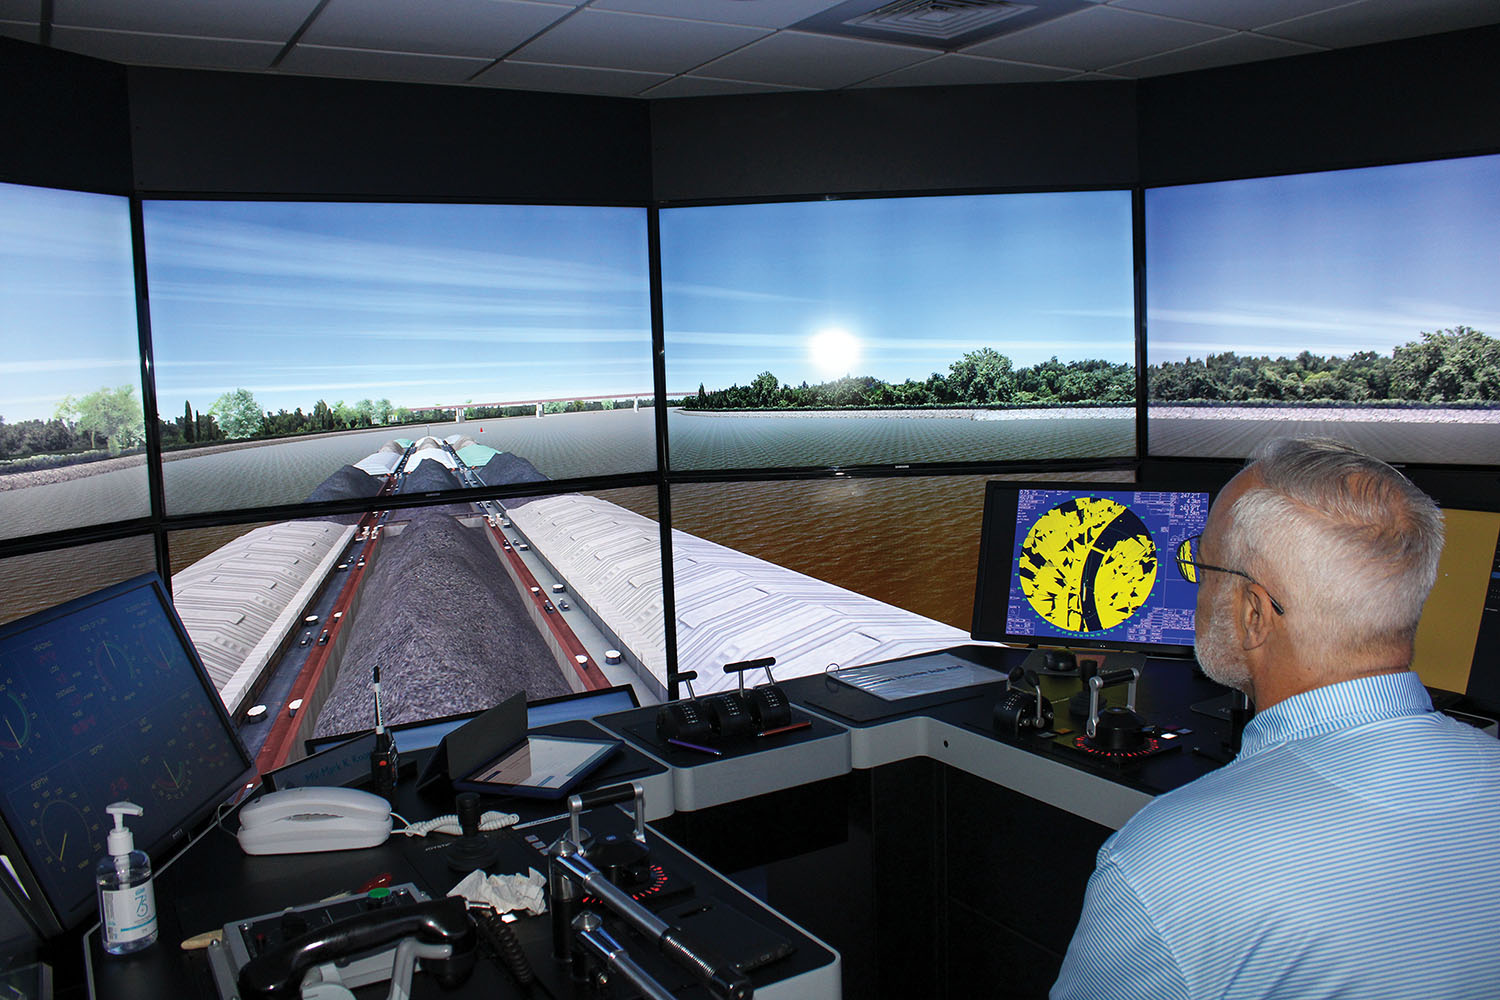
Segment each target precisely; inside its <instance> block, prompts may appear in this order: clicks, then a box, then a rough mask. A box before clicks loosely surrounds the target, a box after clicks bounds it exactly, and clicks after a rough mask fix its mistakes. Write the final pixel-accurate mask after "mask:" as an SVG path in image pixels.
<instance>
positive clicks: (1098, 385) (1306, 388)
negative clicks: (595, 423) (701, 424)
mask: <svg viewBox="0 0 1500 1000" xmlns="http://www.w3.org/2000/svg"><path fill="white" fill-rule="evenodd" d="M1146 378H1147V386H1148V391H1149V393H1150V399H1151V401H1152V402H1153V403H1202V404H1214V403H1249V404H1267V405H1276V404H1294V403H1333V404H1339V403H1353V404H1364V405H1369V404H1381V403H1387V404H1392V405H1412V404H1418V405H1432V404H1453V403H1460V404H1471V405H1472V404H1486V405H1489V404H1494V403H1495V402H1496V401H1500V340H1496V339H1495V338H1494V337H1491V336H1489V335H1488V334H1485V333H1481V332H1480V331H1478V330H1475V329H1472V328H1470V327H1466V326H1456V327H1453V328H1451V329H1443V330H1436V331H1432V332H1426V331H1424V332H1422V333H1421V334H1420V336H1419V338H1418V339H1417V340H1414V341H1411V342H1409V343H1406V344H1402V345H1400V346H1399V347H1396V348H1395V349H1394V350H1393V351H1392V352H1391V353H1390V354H1389V355H1384V354H1379V353H1377V352H1375V351H1356V352H1354V353H1353V354H1350V355H1348V356H1347V357H1322V356H1319V355H1315V354H1313V353H1311V352H1310V351H1303V352H1302V353H1300V354H1298V355H1297V356H1296V357H1292V358H1287V357H1278V358H1272V357H1269V356H1260V357H1255V356H1250V355H1239V354H1235V353H1234V352H1231V351H1226V352H1224V353H1221V354H1210V355H1208V356H1207V357H1205V358H1203V359H1202V360H1198V359H1193V358H1189V359H1187V360H1185V361H1169V362H1164V363H1161V364H1155V365H1151V366H1149V367H1148V368H1147V370H1146ZM1134 400H1135V366H1134V365H1131V364H1124V363H1115V362H1110V361H1096V360H1085V361H1068V362H1062V361H1059V360H1057V358H1055V357H1054V358H1051V359H1049V360H1047V361H1043V362H1041V363H1040V364H1036V365H1029V366H1022V367H1016V366H1015V365H1014V364H1013V363H1012V361H1011V359H1010V358H1008V357H1006V356H1005V355H1004V354H1001V353H1000V352H999V351H996V350H995V349H994V348H991V347H984V348H980V349H979V350H977V351H970V352H968V353H967V354H965V355H964V356H963V357H961V358H959V359H958V360H957V361H955V362H953V363H952V364H950V365H949V366H948V371H947V373H946V374H943V373H940V372H934V373H932V374H931V375H930V376H928V377H927V378H926V379H923V380H921V381H918V380H916V379H906V380H905V381H903V382H894V383H893V382H886V381H883V380H881V379H878V378H874V377H873V376H845V377H843V378H839V379H834V380H832V381H829V382H822V383H819V384H817V385H811V384H809V383H807V382H803V383H802V384H800V385H790V384H783V383H782V382H781V381H780V380H779V379H778V378H777V377H776V376H775V375H773V374H772V373H771V372H768V371H766V372H761V373H760V374H759V375H757V376H756V377H755V378H753V379H751V380H750V383H749V384H748V385H744V386H741V385H738V384H736V385H731V386H730V387H729V388H727V389H716V390H713V391H708V390H707V389H705V388H704V387H703V386H702V385H700V386H699V387H698V392H697V393H696V394H695V395H691V396H688V397H687V398H686V399H683V400H681V404H680V405H682V406H683V407H684V408H686V409H701V410H742V409H825V408H826V409H834V408H836V409H848V408H854V407H896V408H900V407H985V406H1056V405H1067V404H1082V405H1101V404H1126V405H1128V404H1130V403H1131V402H1133V401H1134ZM668 402H669V404H670V403H671V402H672V401H671V400H669V401H668ZM629 405H630V400H628V399H620V400H611V399H606V400H570V401H566V402H564V401H558V402H550V403H547V404H545V406H544V409H545V411H546V412H548V413H575V412H581V411H586V410H608V409H614V408H615V407H617V406H618V407H625V406H629ZM463 410H464V415H465V417H466V418H468V419H497V418H502V417H514V416H529V415H531V414H532V413H534V412H535V406H534V405H530V404H525V405H517V406H499V407H495V406H466V407H463ZM141 414H142V411H141V402H140V400H139V398H138V397H137V395H136V387H135V386H132V385H123V386H118V387H116V388H108V387H104V388H100V389H98V390H96V391H94V392H91V393H89V394H87V395H85V396H83V397H81V398H74V397H72V396H67V397H65V398H64V399H63V401H62V402H61V403H59V404H58V405H57V408H56V410H55V412H54V414H53V416H52V419H50V420H22V421H19V422H17V423H6V422H5V419H4V417H3V416H0V458H4V459H6V460H16V459H28V458H33V457H35V456H67V457H69V460H75V461H76V460H82V459H87V458H104V457H108V456H111V455H119V454H125V453H129V452H131V451H133V450H139V449H140V448H141V446H142V445H143V443H144V441H145V422H144V420H143V418H142V415H141ZM455 417H456V413H455V411H454V410H452V409H447V410H424V411H421V412H420V413H419V412H414V411H412V410H410V409H407V408H406V407H401V406H395V405H393V404H392V403H391V401H390V400H389V399H380V400H370V399H361V400H359V401H358V402H355V403H352V404H351V403H345V402H344V401H343V400H338V401H336V402H334V403H333V404H332V405H330V404H329V403H327V402H326V401H325V400H321V399H320V400H318V401H317V402H316V403H314V404H313V407H312V410H311V411H309V412H304V411H303V410H302V408H301V407H298V408H297V409H295V410H292V411H290V412H289V411H287V410H285V409H281V410H278V411H276V412H275V413H270V412H267V411H266V410H264V409H263V408H262V407H261V405H260V404H259V403H258V402H257V401H256V399H255V396H254V394H253V393H251V392H250V391H249V390H248V389H235V390H233V391H231V392H226V393H224V394H223V395H222V396H220V397H219V398H218V399H217V400H215V401H214V403H213V405H212V406H210V407H209V408H208V409H207V410H204V411H200V410H195V409H194V408H193V405H192V403H191V402H185V403H184V404H183V412H182V415H181V416H178V417H174V418H173V419H171V420H161V421H159V428H160V432H161V441H162V447H163V448H164V449H167V450H172V449H177V448H186V447H193V446H199V445H203V444H210V443H213V442H215V441H224V440H244V439H248V438H275V437H287V436H291V435H297V434H313V433H319V432H327V431H343V430H359V429H361V428H367V427H380V426H392V425H395V426H399V425H402V424H413V423H424V422H428V421H432V422H444V421H451V420H453V419H455ZM37 464H55V463H52V462H50V461H49V462H40V461H39V462H38V463H37ZM27 467H30V466H29V465H27V464H20V465H17V464H14V462H12V464H11V466H10V468H11V469H12V470H15V469H17V468H27Z"/></svg>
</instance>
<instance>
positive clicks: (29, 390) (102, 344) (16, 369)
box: [0, 184, 150, 538]
mask: <svg viewBox="0 0 1500 1000" xmlns="http://www.w3.org/2000/svg"><path fill="white" fill-rule="evenodd" d="M0 349H3V350H0V538H16V537H22V536H26V535H37V534H43V533H45V532H50V531H59V530H62V529H66V528H80V527H89V526H92V525H95V524H101V523H113V522H116V521H121V520H128V519H130V518H135V517H145V516H146V515H147V514H149V513H150V499H149V495H148V491H147V485H146V462H145V442H146V434H145V422H144V416H143V411H142V399H143V398H144V397H143V395H142V392H141V355H140V334H139V332H138V330H137V327H136V308H135V262H134V259H133V257H132V254H131V238H130V202H129V200H128V199H126V198H122V197H120V196H118V195H107V194H91V193H88V192H84V191H58V190H54V189H52V188H42V187H29V186H27V185H23V184H0Z"/></svg>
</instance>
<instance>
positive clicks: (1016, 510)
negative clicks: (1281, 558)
mask: <svg viewBox="0 0 1500 1000" xmlns="http://www.w3.org/2000/svg"><path fill="white" fill-rule="evenodd" d="M1209 504H1210V497H1209V494H1207V493H1196V492H1170V491H1147V490H1135V491H1126V490H1108V489H1091V488H1087V487H1079V486H1078V485H1076V484H1075V485H1072V486H1068V487H1058V488H1049V487H1045V486H1038V487H1029V486H1028V487H1022V486H1017V485H1015V484H1010V483H996V482H992V483H989V484H988V486H987V487H986V494H985V512H984V527H983V537H982V539H981V542H980V564H979V578H978V585H977V589H976V596H975V603H974V633H973V634H974V638H976V639H993V640H1000V641H1006V642H1021V643H1028V644H1036V645H1065V646H1071V645H1076V646H1088V647H1094V648H1105V649H1136V650H1143V651H1147V652H1154V653H1161V654H1175V655H1189V654H1190V653H1191V650H1192V645H1193V616H1194V608H1195V606H1196V604H1197V599H1198V588H1197V586H1196V585H1194V584H1192V583H1189V582H1188V581H1187V580H1185V579H1183V577H1182V575H1181V573H1180V572H1178V569H1177V564H1176V551H1177V547H1178V545H1179V544H1181V543H1182V542H1183V541H1184V540H1186V539H1188V538H1191V537H1193V536H1195V535H1199V534H1202V532H1203V527H1204V525H1205V524H1206V523H1207V521H1208V510H1209Z"/></svg>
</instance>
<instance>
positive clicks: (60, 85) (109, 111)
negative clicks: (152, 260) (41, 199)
mask: <svg viewBox="0 0 1500 1000" xmlns="http://www.w3.org/2000/svg"><path fill="white" fill-rule="evenodd" d="M0 95H3V96H0V136H3V137H4V139H3V141H0V181H10V182H12V183H15V184H37V185H42V186H45V187H60V188H79V189H82V190H87V191H103V192H108V193H111V194H127V193H129V191H130V112H129V107H128V104H127V102H126V96H125V70H124V69H123V68H121V67H119V66H116V65H114V64H113V63H107V62H102V61H100V60H98V59H90V58H88V57H86V56H79V55H73V54H72V53H69V52H56V51H52V50H50V49H44V48H42V47H41V46H39V45H29V44H27V43H25V42H18V41H14V40H12V39H9V38H0Z"/></svg>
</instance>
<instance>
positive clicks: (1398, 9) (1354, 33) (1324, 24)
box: [1261, 0, 1500, 48]
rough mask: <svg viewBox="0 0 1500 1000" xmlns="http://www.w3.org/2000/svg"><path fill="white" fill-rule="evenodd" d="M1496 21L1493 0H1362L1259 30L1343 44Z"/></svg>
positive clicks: (1499, 14) (1499, 13)
mask: <svg viewBox="0 0 1500 1000" xmlns="http://www.w3.org/2000/svg"><path fill="white" fill-rule="evenodd" d="M1497 23H1500V3H1497V2H1496V0H1422V2H1421V3H1413V2H1411V0H1361V2H1359V3H1353V4H1349V5H1348V6H1346V7H1340V8H1338V9H1336V10H1331V11H1327V12H1325V13H1322V14H1309V15H1307V16H1306V17H1299V18H1295V19H1293V20H1290V21H1283V22H1281V23H1280V24H1274V25H1269V26H1267V27H1265V28H1263V29H1262V31H1261V33H1262V34H1266V35H1274V36H1275V37H1277V38H1289V39H1291V40H1292V41H1294V42H1306V43H1308V44H1309V45H1327V46H1329V47H1330V48H1343V47H1346V46H1353V45H1371V44H1373V43H1375V42H1388V41H1391V40H1393V39H1396V38H1410V37H1415V36H1417V35H1431V34H1435V33H1437V32H1439V31H1458V30H1459V29H1462V28H1476V27H1479V26H1480V25H1485V24H1497Z"/></svg>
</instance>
